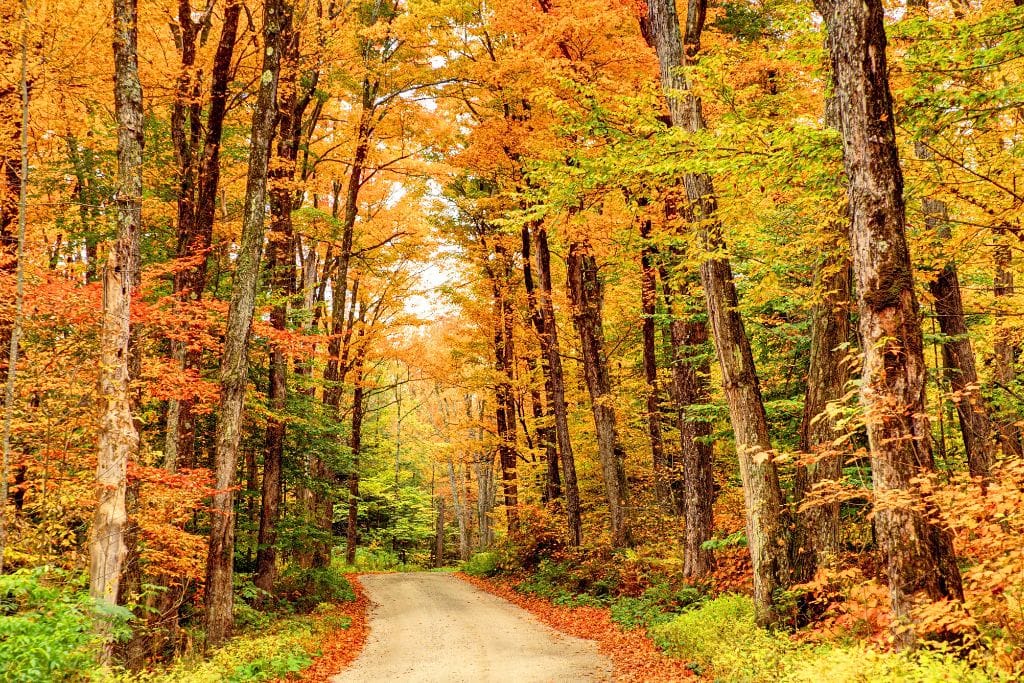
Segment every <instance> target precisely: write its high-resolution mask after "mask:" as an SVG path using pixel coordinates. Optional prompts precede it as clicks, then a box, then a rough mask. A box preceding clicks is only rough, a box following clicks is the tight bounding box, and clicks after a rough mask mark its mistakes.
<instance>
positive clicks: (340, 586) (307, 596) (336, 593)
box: [276, 566, 356, 612]
mask: <svg viewBox="0 0 1024 683" xmlns="http://www.w3.org/2000/svg"><path fill="white" fill-rule="evenodd" d="M276 590H277V593H278V595H279V596H281V597H282V598H284V599H286V600H288V601H289V602H290V603H291V604H292V605H293V606H294V607H295V609H296V610H298V611H299V612H311V611H312V610H313V609H314V608H315V607H316V606H317V605H319V604H320V603H324V602H351V601H352V600H355V599H356V594H355V591H354V590H352V584H350V583H349V582H348V579H346V578H345V576H344V575H343V574H342V573H341V572H340V571H338V570H337V569H335V568H334V567H316V568H313V569H303V568H301V567H294V566H292V567H288V569H286V570H285V571H284V572H283V573H282V574H281V578H280V580H279V581H278V585H277V588H276Z"/></svg>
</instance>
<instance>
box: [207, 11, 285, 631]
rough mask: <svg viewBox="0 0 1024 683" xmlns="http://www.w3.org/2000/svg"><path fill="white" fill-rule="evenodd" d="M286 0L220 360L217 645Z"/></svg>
mask: <svg viewBox="0 0 1024 683" xmlns="http://www.w3.org/2000/svg"><path fill="white" fill-rule="evenodd" d="M291 11H292V10H291V5H290V4H289V3H288V2H287V0H266V3H265V5H264V13H263V14H264V16H263V22H264V23H263V44H264V52H263V69H262V73H263V76H262V78H261V79H260V87H259V94H258V96H257V101H256V107H255V110H254V111H253V119H252V134H251V141H252V143H251V153H250V156H249V175H248V177H247V179H246V188H245V203H244V207H243V214H242V240H241V244H240V245H239V250H238V256H237V258H236V261H235V276H234V281H233V283H232V288H231V302H230V304H229V307H228V322H227V332H226V336H225V340H224V354H223V357H222V360H221V382H220V383H221V400H220V409H219V411H218V420H217V449H216V454H215V462H214V470H215V487H216V491H217V492H216V493H215V494H214V496H213V501H212V504H211V516H210V547H209V554H208V557H207V563H206V613H205V619H206V638H207V646H216V645H219V644H221V643H222V642H224V641H225V640H226V639H227V638H229V637H230V636H231V629H232V625H233V617H232V606H233V604H234V594H233V592H232V577H233V574H234V566H233V559H234V546H235V543H234V541H235V525H234V522H235V512H234V492H233V488H234V484H235V465H236V462H237V459H238V443H239V438H240V436H241V426H242V408H243V404H244V402H245V386H246V383H247V380H248V374H249V373H248V370H249V358H248V353H247V351H248V348H247V347H248V341H249V332H250V329H251V326H252V318H253V312H254V309H255V304H256V287H257V283H258V280H259V269H260V252H261V251H262V248H263V233H264V227H263V219H264V213H265V203H266V190H267V168H268V166H269V158H270V144H271V140H272V138H273V135H274V127H275V122H276V120H277V80H278V76H279V75H280V68H281V42H282V41H281V32H282V30H283V29H284V28H285V27H286V26H287V24H288V22H290V20H291Z"/></svg>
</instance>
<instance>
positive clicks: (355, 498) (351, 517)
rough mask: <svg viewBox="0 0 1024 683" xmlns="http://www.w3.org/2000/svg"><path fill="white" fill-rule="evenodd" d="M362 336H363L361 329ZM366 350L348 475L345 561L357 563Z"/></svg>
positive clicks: (359, 368)
mask: <svg viewBox="0 0 1024 683" xmlns="http://www.w3.org/2000/svg"><path fill="white" fill-rule="evenodd" d="M359 333H360V336H362V334H363V330H362V328H360V331H359ZM365 354H366V350H365V347H364V346H362V345H361V346H360V347H359V350H358V351H357V352H356V360H355V369H354V372H355V379H354V381H355V388H354V389H353V390H352V433H351V434H350V435H349V450H350V451H351V458H352V465H351V469H350V470H349V473H348V524H347V527H346V529H345V561H346V562H348V563H349V564H350V565H354V564H355V563H356V543H357V542H358V540H359V533H358V532H359V455H360V453H361V452H362V450H363V416H364V415H365V409H366V405H365V403H366V401H365V398H364V396H365V393H366V392H365V389H364V387H363V362H364V361H363V359H364V357H365Z"/></svg>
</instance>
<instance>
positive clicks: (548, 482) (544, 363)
mask: <svg viewBox="0 0 1024 683" xmlns="http://www.w3.org/2000/svg"><path fill="white" fill-rule="evenodd" d="M520 237H521V240H522V253H523V286H524V287H525V288H526V300H527V304H528V306H529V315H530V323H531V324H532V326H533V330H534V332H536V333H537V338H538V340H539V341H540V347H541V351H540V369H541V377H542V379H543V383H544V405H543V407H541V405H540V392H539V391H537V390H536V389H535V388H533V387H532V390H533V391H534V397H533V398H534V400H533V417H534V419H535V420H536V421H538V426H537V441H539V442H540V443H539V446H541V447H543V449H544V464H545V477H544V501H545V502H550V501H554V500H557V499H559V498H561V497H562V477H561V475H560V474H559V469H558V446H557V441H556V437H555V409H554V403H553V401H552V399H551V395H552V394H553V393H554V386H553V378H552V376H551V362H550V359H549V358H548V354H547V353H545V349H544V336H545V330H544V315H543V314H542V313H541V310H540V305H539V304H538V302H537V288H536V285H535V284H534V281H533V258H532V253H531V252H532V239H531V237H530V226H528V225H524V226H523V229H522V231H521V235H520ZM531 363H532V361H531ZM533 386H534V387H535V386H536V385H533ZM541 421H543V423H544V424H539V423H540V422H541Z"/></svg>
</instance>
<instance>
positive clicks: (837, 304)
mask: <svg viewBox="0 0 1024 683" xmlns="http://www.w3.org/2000/svg"><path fill="white" fill-rule="evenodd" d="M844 241H845V240H844ZM850 278H851V273H850V262H849V259H848V258H847V257H845V256H830V257H829V258H828V259H827V261H826V262H825V263H824V264H822V266H821V267H820V268H819V269H818V270H817V272H816V273H815V281H816V282H815V284H816V285H817V287H816V289H817V290H818V296H819V297H820V299H819V300H818V301H816V302H815V303H814V305H813V306H812V307H811V351H810V363H809V366H808V371H807V392H806V394H805V395H804V412H803V418H802V419H801V421H800V452H801V453H805V454H807V455H808V456H809V460H810V461H809V462H806V463H799V464H798V465H797V470H796V481H795V483H794V491H793V499H794V502H795V504H796V506H797V508H798V511H797V524H796V528H795V530H794V537H793V580H794V581H796V582H797V583H802V582H806V581H810V580H811V579H812V578H813V577H814V573H815V572H816V571H817V568H818V567H819V566H820V565H821V564H822V563H824V562H826V561H828V559H829V558H834V557H836V555H837V553H838V552H839V503H825V504H817V503H816V504H813V505H808V506H806V508H805V509H803V510H800V509H799V507H800V505H801V503H802V502H803V501H804V500H805V499H806V498H807V496H808V494H810V493H811V491H812V490H813V488H814V487H815V485H818V484H821V483H822V482H826V481H838V480H839V479H840V478H841V477H842V466H843V463H842V459H841V457H840V454H839V453H838V452H836V448H835V447H834V446H833V445H832V442H833V441H835V439H836V437H837V433H836V429H835V421H834V420H833V419H831V418H830V417H829V416H828V414H827V408H828V404H829V403H830V402H832V401H836V400H839V399H840V398H841V397H842V396H843V393H844V391H845V388H846V383H847V381H849V379H850V365H849V364H848V363H847V362H846V357H847V354H848V351H847V349H846V348H845V344H846V342H847V341H848V340H849V337H850V327H851V325H850V305H851V301H850V294H851V293H850Z"/></svg>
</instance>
